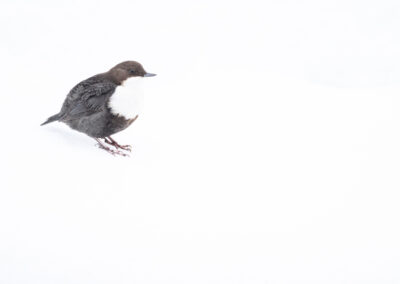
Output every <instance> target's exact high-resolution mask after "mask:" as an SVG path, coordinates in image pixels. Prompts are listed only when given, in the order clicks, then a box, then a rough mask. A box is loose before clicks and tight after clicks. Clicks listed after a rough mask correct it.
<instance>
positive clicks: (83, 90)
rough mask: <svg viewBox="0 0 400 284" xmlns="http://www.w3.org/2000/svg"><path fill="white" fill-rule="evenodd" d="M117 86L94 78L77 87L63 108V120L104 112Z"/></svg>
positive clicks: (70, 93)
mask: <svg viewBox="0 0 400 284" xmlns="http://www.w3.org/2000/svg"><path fill="white" fill-rule="evenodd" d="M115 88H116V84H114V83H112V82H109V81H105V80H103V79H101V78H96V76H95V77H92V78H89V79H87V80H85V81H83V82H81V83H79V84H78V85H76V86H75V87H74V88H73V89H72V90H71V91H70V92H69V94H68V96H67V98H66V99H65V101H64V104H63V106H62V108H61V120H63V121H68V120H74V119H79V118H82V117H85V116H89V115H92V114H95V113H97V112H101V111H103V110H104V109H105V108H106V107H107V105H106V104H107V101H108V99H109V98H110V96H111V95H112V94H113V93H114V91H115Z"/></svg>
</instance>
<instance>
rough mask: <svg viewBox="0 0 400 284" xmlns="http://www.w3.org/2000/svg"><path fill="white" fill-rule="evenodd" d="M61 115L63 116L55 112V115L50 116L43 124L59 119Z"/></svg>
mask: <svg viewBox="0 0 400 284" xmlns="http://www.w3.org/2000/svg"><path fill="white" fill-rule="evenodd" d="M60 117H61V115H60V114H59V113H57V114H55V115H53V116H50V117H49V118H48V119H47V120H46V121H45V122H43V123H42V124H41V125H45V124H47V123H50V122H53V121H56V120H59V119H60Z"/></svg>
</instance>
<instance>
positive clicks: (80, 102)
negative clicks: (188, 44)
mask: <svg viewBox="0 0 400 284" xmlns="http://www.w3.org/2000/svg"><path fill="white" fill-rule="evenodd" d="M151 76H155V74H151V73H147V72H146V71H145V70H144V69H143V67H142V65H141V64H139V63H138V62H135V61H125V62H122V63H120V64H118V65H116V66H115V67H113V68H112V69H111V70H109V71H108V72H106V73H101V74H97V75H95V76H93V77H90V78H88V79H86V80H84V81H82V82H80V83H79V84H77V85H76V86H75V87H74V88H72V90H71V91H70V92H69V93H68V95H67V97H66V99H65V101H64V103H63V105H62V108H61V110H60V112H59V113H57V114H55V115H53V116H51V117H49V118H48V119H47V120H46V121H45V122H44V123H42V125H45V124H47V123H50V122H53V121H61V122H64V123H66V124H67V125H69V126H70V127H71V128H72V129H75V130H77V131H80V132H83V133H85V134H87V135H89V136H90V137H93V138H95V139H96V141H97V142H98V143H99V145H100V147H101V148H103V149H105V150H107V151H109V152H111V153H113V154H123V153H122V152H120V151H114V150H112V149H110V148H108V147H107V146H106V145H104V144H103V143H101V141H100V140H99V138H103V139H104V141H105V142H106V143H108V144H111V145H113V146H114V147H115V148H117V149H122V150H130V146H121V145H119V144H118V143H117V142H115V140H113V139H112V138H111V137H110V135H112V134H114V133H117V132H119V131H121V130H124V129H125V128H127V127H128V126H129V125H131V124H132V122H133V121H135V119H136V118H137V115H136V116H135V117H133V118H127V117H124V116H122V115H118V114H115V113H113V112H112V110H111V109H110V106H109V101H110V98H111V97H112V96H113V95H114V93H115V92H116V90H117V88H118V87H119V86H121V85H122V84H123V83H124V81H126V80H127V79H128V78H131V77H151ZM123 155H125V154H123Z"/></svg>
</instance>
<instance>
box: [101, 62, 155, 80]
mask: <svg viewBox="0 0 400 284" xmlns="http://www.w3.org/2000/svg"><path fill="white" fill-rule="evenodd" d="M108 75H109V76H110V78H111V79H112V80H113V81H114V82H116V83H117V84H121V83H122V82H124V81H125V80H126V79H128V78H130V77H153V76H156V74H152V73H147V72H146V71H145V70H144V69H143V66H142V65H141V64H140V63H139V62H136V61H125V62H121V63H120V64H118V65H116V66H114V67H113V68H111V69H110V71H108Z"/></svg>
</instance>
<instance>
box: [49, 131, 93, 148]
mask: <svg viewBox="0 0 400 284" xmlns="http://www.w3.org/2000/svg"><path fill="white" fill-rule="evenodd" d="M43 131H45V132H47V133H48V136H49V137H48V138H49V140H50V139H51V140H57V141H56V143H57V145H56V146H57V147H58V146H61V145H62V146H64V144H65V147H68V148H71V149H75V150H76V148H80V149H81V150H89V149H93V148H95V149H96V148H97V146H96V144H97V142H96V141H95V140H94V139H93V138H91V137H89V136H86V135H84V134H81V133H79V132H74V131H71V130H70V129H67V128H65V127H60V126H58V125H57V126H56V125H54V126H53V125H51V126H46V127H43ZM49 143H54V141H51V142H50V141H49ZM60 144H61V145H60Z"/></svg>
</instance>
